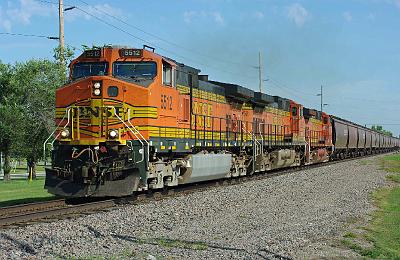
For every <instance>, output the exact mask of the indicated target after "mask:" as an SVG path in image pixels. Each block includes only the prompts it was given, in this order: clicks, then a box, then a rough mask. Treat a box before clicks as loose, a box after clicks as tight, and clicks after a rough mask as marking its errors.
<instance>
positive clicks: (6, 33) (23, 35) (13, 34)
mask: <svg viewBox="0 0 400 260" xmlns="http://www.w3.org/2000/svg"><path fill="white" fill-rule="evenodd" d="M0 34H2V35H11V36H22V37H35V38H46V39H49V40H58V37H53V36H47V35H37V34H24V33H9V32H0Z"/></svg>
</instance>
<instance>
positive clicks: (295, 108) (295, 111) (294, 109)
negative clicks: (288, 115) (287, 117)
mask: <svg viewBox="0 0 400 260" xmlns="http://www.w3.org/2000/svg"><path fill="white" fill-rule="evenodd" d="M292 116H297V107H292Z"/></svg>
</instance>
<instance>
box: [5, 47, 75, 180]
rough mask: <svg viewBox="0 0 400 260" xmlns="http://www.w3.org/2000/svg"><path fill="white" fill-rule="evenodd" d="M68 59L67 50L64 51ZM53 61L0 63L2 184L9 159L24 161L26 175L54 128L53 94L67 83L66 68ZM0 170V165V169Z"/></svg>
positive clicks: (33, 171)
mask: <svg viewBox="0 0 400 260" xmlns="http://www.w3.org/2000/svg"><path fill="white" fill-rule="evenodd" d="M66 54H67V56H68V57H69V58H70V57H72V55H73V54H72V53H71V50H66ZM54 57H55V60H49V59H31V60H28V61H26V62H16V63H14V64H6V63H3V62H1V61H0V152H1V153H2V154H3V156H4V166H3V170H4V180H5V181H7V180H10V171H11V163H10V162H11V157H13V158H18V159H26V161H27V165H28V171H29V172H32V174H33V175H34V176H35V167H36V164H37V162H38V161H39V160H40V159H43V158H42V157H43V154H42V153H43V143H44V141H45V140H46V139H47V137H48V136H49V135H50V134H51V132H52V131H53V130H54V128H55V92H56V89H57V88H59V87H61V86H62V85H63V84H65V82H66V80H67V76H66V75H67V73H66V66H65V64H64V63H62V62H60V61H59V50H57V49H56V50H55V55H54ZM0 166H1V165H0Z"/></svg>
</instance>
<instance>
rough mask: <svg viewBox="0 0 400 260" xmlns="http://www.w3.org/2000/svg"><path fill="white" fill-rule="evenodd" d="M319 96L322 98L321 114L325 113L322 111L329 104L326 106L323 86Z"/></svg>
mask: <svg viewBox="0 0 400 260" xmlns="http://www.w3.org/2000/svg"><path fill="white" fill-rule="evenodd" d="M317 96H319V97H321V113H322V112H323V111H322V109H323V108H324V106H327V105H328V104H324V91H323V87H322V85H321V92H320V93H319V94H317Z"/></svg>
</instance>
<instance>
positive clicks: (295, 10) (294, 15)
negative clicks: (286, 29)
mask: <svg viewBox="0 0 400 260" xmlns="http://www.w3.org/2000/svg"><path fill="white" fill-rule="evenodd" d="M287 15H288V18H289V19H290V20H293V21H294V23H295V24H296V25H297V26H298V27H302V26H303V25H304V24H305V22H306V21H307V19H308V18H309V17H310V14H309V12H308V11H307V10H306V9H305V8H304V7H303V6H302V5H300V4H298V3H295V4H292V5H291V6H289V7H288V14H287Z"/></svg>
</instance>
